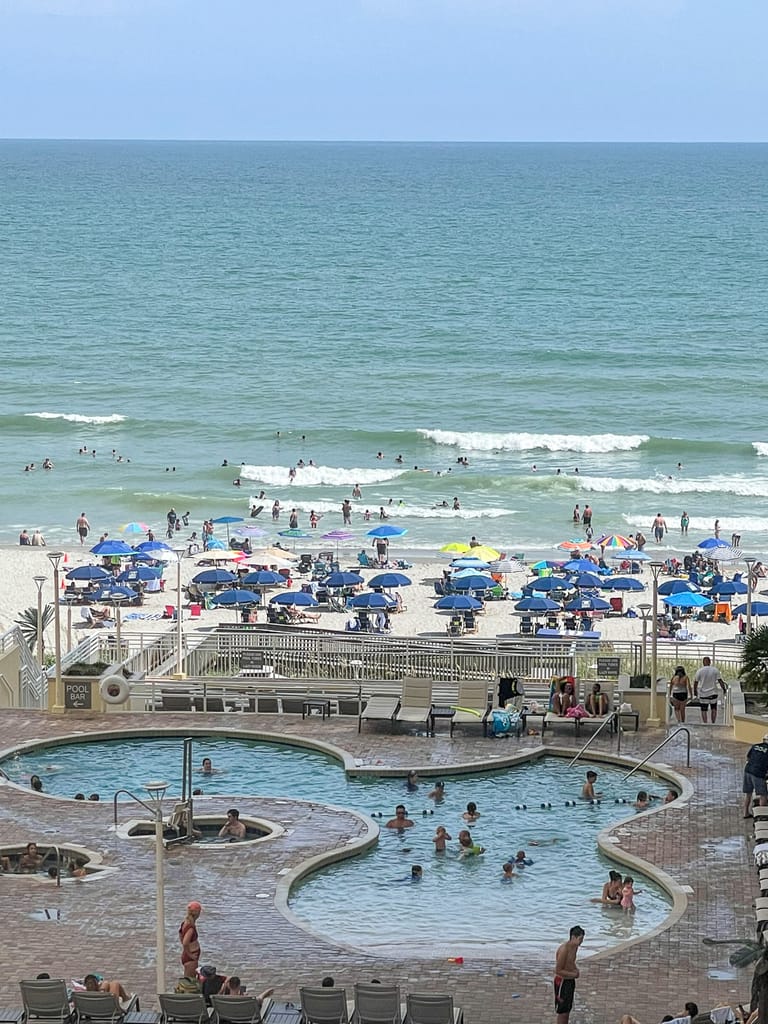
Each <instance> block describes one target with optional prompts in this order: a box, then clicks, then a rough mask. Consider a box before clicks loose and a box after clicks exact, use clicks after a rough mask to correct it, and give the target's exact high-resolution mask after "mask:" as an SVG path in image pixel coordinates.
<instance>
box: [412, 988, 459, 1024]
mask: <svg viewBox="0 0 768 1024" xmlns="http://www.w3.org/2000/svg"><path fill="white" fill-rule="evenodd" d="M406 1008H407V1013H408V1016H407V1017H406V1022H407V1024H462V1022H463V1020H464V1011H463V1010H462V1009H461V1007H459V1006H454V1005H453V998H452V997H451V996H432V995H418V994H417V993H412V994H411V995H409V996H407V997H406Z"/></svg>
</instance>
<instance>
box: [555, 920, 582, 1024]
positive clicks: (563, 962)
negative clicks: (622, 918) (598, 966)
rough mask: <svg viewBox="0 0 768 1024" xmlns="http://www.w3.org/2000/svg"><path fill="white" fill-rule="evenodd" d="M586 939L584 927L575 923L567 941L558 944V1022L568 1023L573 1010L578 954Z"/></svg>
mask: <svg viewBox="0 0 768 1024" xmlns="http://www.w3.org/2000/svg"><path fill="white" fill-rule="evenodd" d="M583 941H584V929H583V928H580V927H579V925H574V927H573V928H571V931H570V933H569V936H568V940H567V942H564V943H563V944H562V945H561V946H558V949H557V955H556V957H555V977H554V986H555V1013H556V1014H557V1024H568V1018H569V1017H570V1014H571V1010H572V1009H573V997H574V995H575V994H576V979H577V978H578V976H579V968H578V967H577V966H576V954H577V953H578V952H579V946H580V945H581V944H582V942H583Z"/></svg>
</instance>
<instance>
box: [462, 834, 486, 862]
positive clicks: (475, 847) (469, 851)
mask: <svg viewBox="0 0 768 1024" xmlns="http://www.w3.org/2000/svg"><path fill="white" fill-rule="evenodd" d="M459 847H460V849H459V857H462V858H464V857H479V856H480V854H481V853H485V847H484V846H480V845H479V844H478V843H474V842H473V841H472V836H471V835H470V832H469V830H468V829H466V828H463V829H462V830H461V832H459Z"/></svg>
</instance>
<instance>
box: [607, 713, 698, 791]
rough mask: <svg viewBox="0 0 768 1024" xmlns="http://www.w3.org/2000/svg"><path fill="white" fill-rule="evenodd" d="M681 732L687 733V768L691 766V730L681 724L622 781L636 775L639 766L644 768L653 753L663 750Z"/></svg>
mask: <svg viewBox="0 0 768 1024" xmlns="http://www.w3.org/2000/svg"><path fill="white" fill-rule="evenodd" d="M681 732H684V733H685V739H686V747H687V751H686V758H685V765H686V768H690V767H691V730H690V729H689V728H688V726H687V725H681V726H680V727H679V728H677V729H675V731H674V732H671V733H670V734H669V736H665V737H664V739H663V740H662V741H661V743H658V744H657V745H656V746H655V747H654V748H653V750H652V751H651V752H650V754H648V755H647V756H646V757H644V758H643V760H642V761H640V763H639V764H636V765H635V767H634V768H633V769H632V771H631V772H627V774H626V775H625V776H624V778H623V779H622V782H626V780H627V779H628V778H629V777H630V775H634V774H635V772H636V771H637V770H638V769H639V768H642V767H643V765H644V764H646V763H647V762H648V761H650V759H651V758H652V757H653V755H654V754H655V753H656V751H657V750H661V748H662V747H664V746H666V745H667V743H669V741H670V740H673V739H674V738H675V736H678V735H679V734H680V733H681Z"/></svg>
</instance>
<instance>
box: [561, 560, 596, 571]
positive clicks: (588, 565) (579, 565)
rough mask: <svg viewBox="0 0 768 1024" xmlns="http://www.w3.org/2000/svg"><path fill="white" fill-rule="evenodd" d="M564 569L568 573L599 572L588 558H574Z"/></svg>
mask: <svg viewBox="0 0 768 1024" xmlns="http://www.w3.org/2000/svg"><path fill="white" fill-rule="evenodd" d="M563 568H564V569H565V571H566V572H597V566H596V565H595V563H594V562H590V560H589V559H588V558H572V559H571V560H570V562H566V563H565V565H564V566H563Z"/></svg>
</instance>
